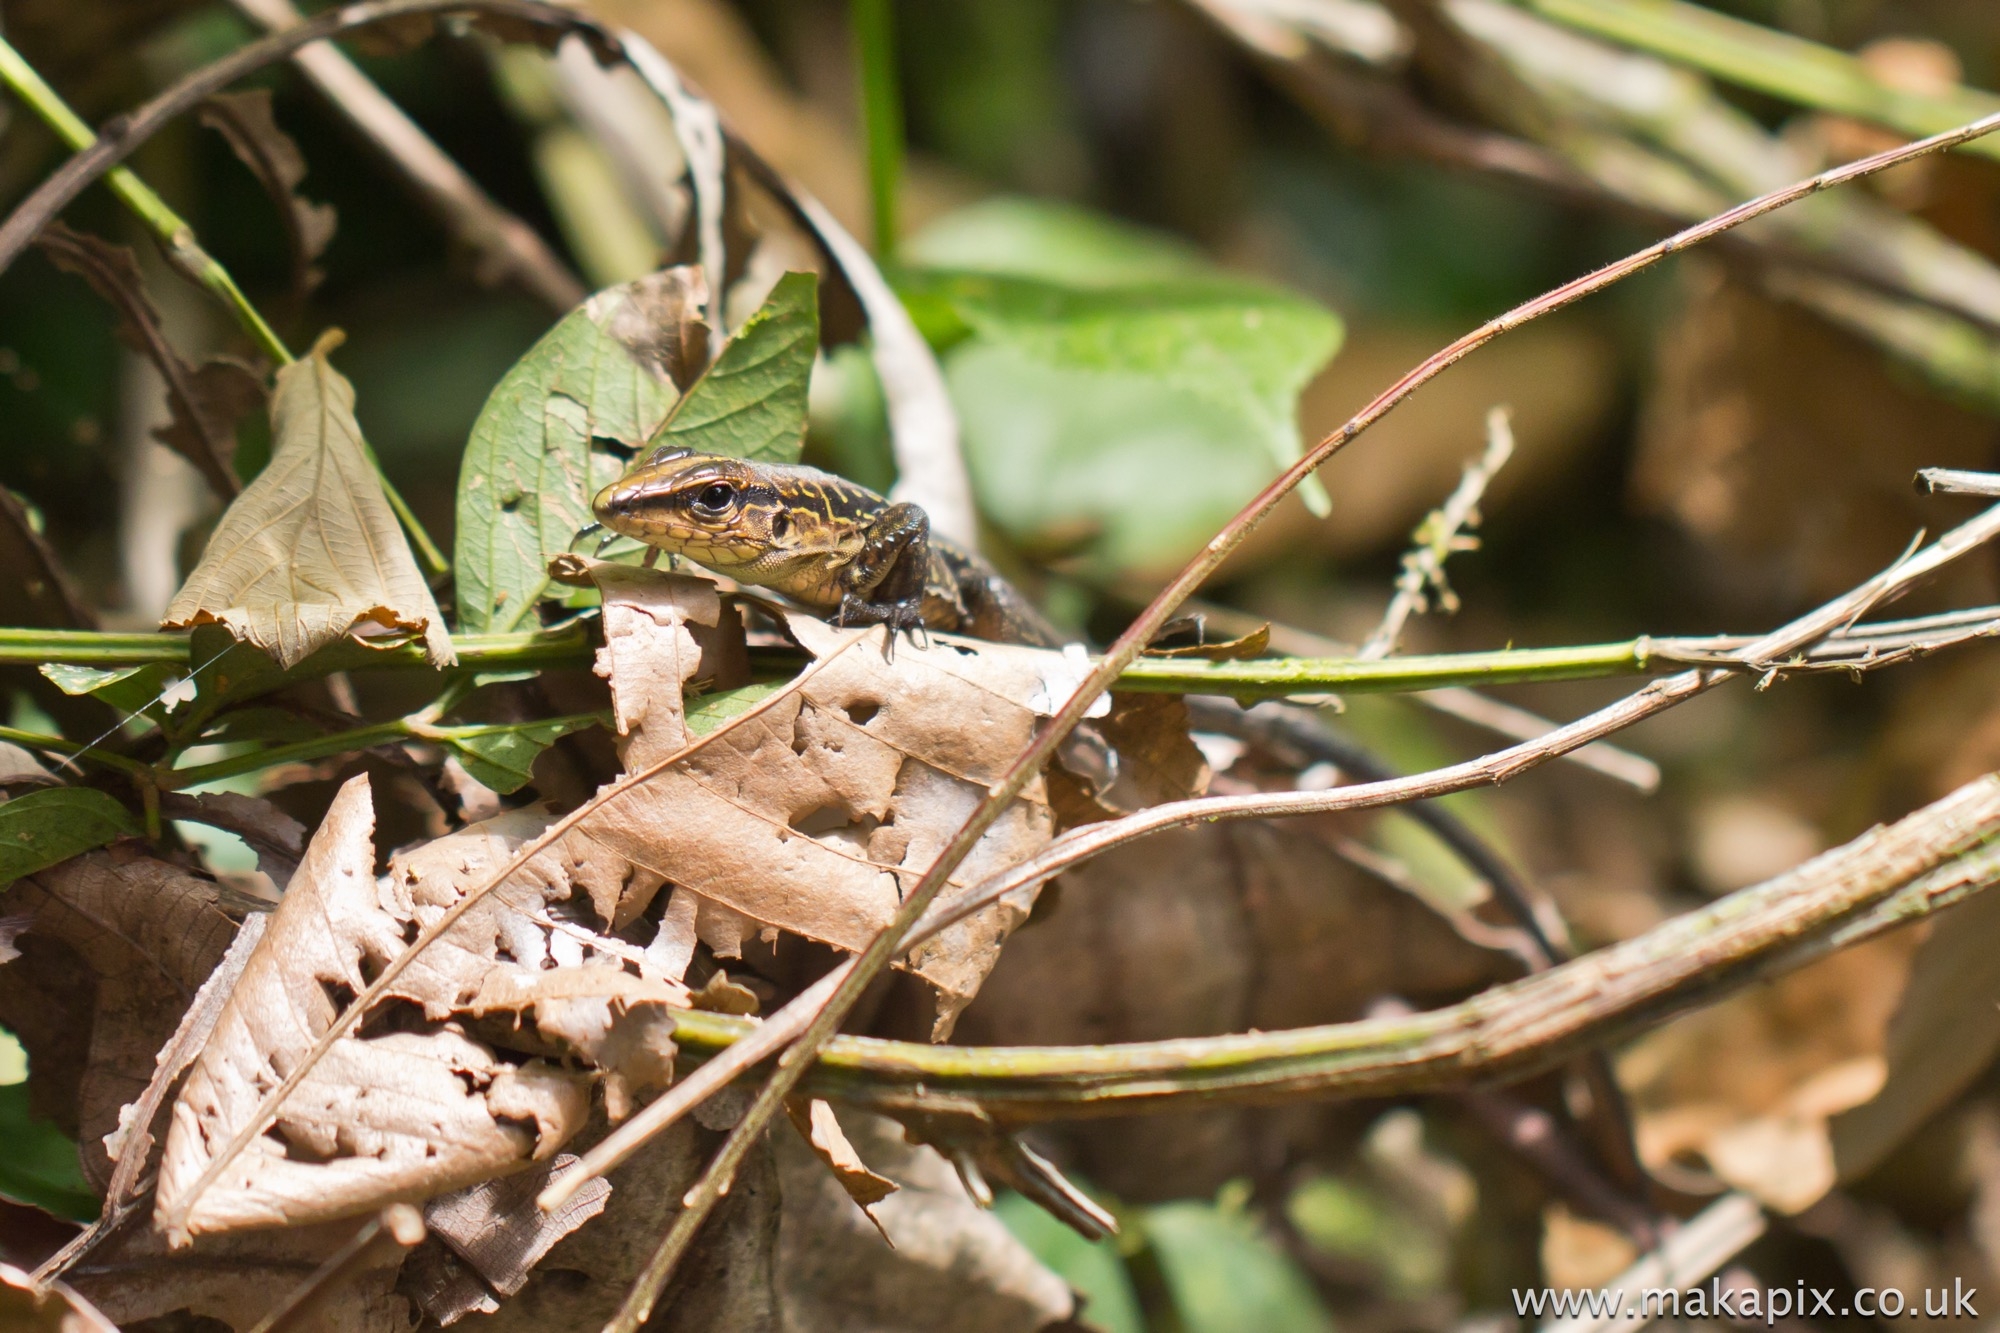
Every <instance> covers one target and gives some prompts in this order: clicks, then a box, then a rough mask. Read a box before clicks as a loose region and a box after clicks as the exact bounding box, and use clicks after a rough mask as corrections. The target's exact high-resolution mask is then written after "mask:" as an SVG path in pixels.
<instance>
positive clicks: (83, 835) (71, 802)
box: [0, 787, 139, 885]
mask: <svg viewBox="0 0 2000 1333" xmlns="http://www.w3.org/2000/svg"><path fill="white" fill-rule="evenodd" d="M138 831H139V826H138V825H137V824H136V823H134V822H133V820H132V816H131V815H130V814H128V813H126V810H125V807H124V806H122V805H120V804H118V802H116V801H114V800H112V799H111V798H110V797H109V796H107V795H105V794H104V793H103V792H101V791H93V790H92V789H90V788H88V787H56V788H52V789H50V790H47V791H36V792H29V793H28V794H27V795H25V796H16V797H15V798H14V799H13V800H11V801H8V802H6V803H4V804H0V885H7V884H12V883H13V882H14V881H15V880H17V879H19V878H20V877H21V876H23V875H32V874H34V873H35V872H36V871H37V870H46V869H48V868H49V867H50V866H52V865H55V864H56V863H57V862H59V861H67V860H69V859H70V858H71V857H72V856H75V855H77V854H79V853H81V852H87V851H89V850H90V849H91V848H93V847H102V846H103V845H104V844H105V843H107V842H110V841H111V840H112V839H113V838H118V837H122V836H124V835H125V834H127V833H137V832H138Z"/></svg>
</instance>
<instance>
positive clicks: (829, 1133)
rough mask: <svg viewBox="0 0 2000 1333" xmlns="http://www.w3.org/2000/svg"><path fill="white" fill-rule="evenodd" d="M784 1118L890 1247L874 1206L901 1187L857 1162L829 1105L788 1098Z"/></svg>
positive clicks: (856, 1153)
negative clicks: (789, 1121)
mask: <svg viewBox="0 0 2000 1333" xmlns="http://www.w3.org/2000/svg"><path fill="white" fill-rule="evenodd" d="M785 1114H786V1115H788V1116H790V1117H791V1121H792V1128H794V1129H796V1130H798V1132H799V1134H800V1135H801V1136H802V1137H803V1138H804V1139H805V1141H806V1146H807V1147H809V1148H811V1149H812V1150H813V1155H814V1156H816V1157H818V1158H819V1160H820V1161H822V1162H824V1163H826V1168H827V1170H829V1171H831V1172H832V1173H833V1178H834V1179H835V1180H837V1181H839V1182H840V1187H841V1188H842V1189H844V1190H846V1191H847V1197H848V1198H850V1199H852V1200H854V1203H855V1206H856V1207H858V1208H860V1209H861V1211H862V1212H864V1213H866V1214H868V1220H869V1221H870V1222H873V1223H874V1224H875V1229H876V1230H877V1231H881V1232H882V1239H883V1240H888V1241H889V1243H890V1244H891V1245H894V1244H895V1242H894V1241H893V1240H889V1233H888V1232H887V1231H885V1230H883V1228H882V1219H881V1218H879V1217H878V1216H876V1214H875V1205H876V1204H878V1203H880V1202H882V1200H884V1199H886V1198H888V1197H889V1196H890V1195H891V1194H894V1193H895V1192H896V1191H897V1190H899V1189H901V1188H902V1186H901V1185H898V1184H897V1183H896V1182H895V1181H893V1180H891V1179H889V1177H887V1176H883V1175H877V1174H876V1173H875V1172H873V1171H871V1170H869V1169H868V1163H866V1162H864V1161H862V1160H861V1154H860V1153H859V1152H856V1151H855V1148H854V1145H853V1144H852V1143H850V1142H848V1139H847V1133H846V1131H844V1130H843V1129H841V1127H840V1121H839V1120H837V1119H836V1118H835V1117H834V1114H833V1107H832V1106H831V1105H830V1104H829V1103H827V1102H825V1101H823V1100H821V1099H820V1098H818V1097H812V1098H803V1097H791V1098H787V1099H786V1101H785Z"/></svg>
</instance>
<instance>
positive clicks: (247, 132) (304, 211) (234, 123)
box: [197, 88, 337, 296]
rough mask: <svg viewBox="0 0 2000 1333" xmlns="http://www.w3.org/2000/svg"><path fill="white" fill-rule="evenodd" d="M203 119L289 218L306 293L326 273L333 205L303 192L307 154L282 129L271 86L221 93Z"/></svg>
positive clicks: (297, 283)
mask: <svg viewBox="0 0 2000 1333" xmlns="http://www.w3.org/2000/svg"><path fill="white" fill-rule="evenodd" d="M197 114H198V115H199V116H200V118H201V123H202V124H204V125H206V126H208V127H209V128H210V129H212V130H214V131H216V132H217V133H219V134H221V135H222V137H223V138H224V139H227V140H228V141H229V148H230V151H231V152H233V153H235V154H236V159H237V161H239V162H241V163H242V164H243V165H244V166H246V167H248V168H249V169H250V174H251V175H253V176H255V177H256V178H257V183H258V184H259V185H262V186H263V187H264V193H266V194H268V195H269V196H271V202H272V203H274V204H276V205H277V207H278V213H279V216H280V217H282V218H283V219H284V223H285V239H286V241H287V242H288V243H289V244H290V246H291V251H292V292H293V294H294V295H296V296H304V295H306V294H307V293H308V292H310V291H312V289H313V288H315V287H317V286H319V284H320V279H321V278H323V277H324V276H325V275H324V274H323V273H321V272H320V271H319V269H318V268H317V267H315V261H317V260H318V259H319V257H320V255H321V254H322V253H324V252H325V250H326V247H327V243H328V242H330V241H332V240H333V229H334V226H335V223H336V220H337V219H336V216H335V214H334V211H333V205H331V204H321V203H315V202H313V201H312V200H310V199H308V198H306V197H305V196H304V195H302V194H300V193H299V182H300V181H303V180H304V179H305V178H306V158H305V154H304V153H301V152H300V151H299V146H298V144H297V143H296V142H294V140H293V139H292V136H291V135H289V134H287V133H285V132H284V131H283V130H281V129H279V128H278V120H277V117H276V116H274V115H273V114H272V113H271V90H270V89H269V88H251V89H248V90H246V91H244V92H238V93H217V94H215V95H214V96H212V97H210V98H209V99H208V100H207V101H205V102H203V103H202V105H201V107H200V109H199V111H198V112H197Z"/></svg>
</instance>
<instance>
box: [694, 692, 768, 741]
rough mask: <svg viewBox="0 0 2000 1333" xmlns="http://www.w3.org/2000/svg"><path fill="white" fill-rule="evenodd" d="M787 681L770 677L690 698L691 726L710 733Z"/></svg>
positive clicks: (701, 734)
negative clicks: (766, 679) (769, 678)
mask: <svg viewBox="0 0 2000 1333" xmlns="http://www.w3.org/2000/svg"><path fill="white" fill-rule="evenodd" d="M787 683H788V682H786V681H769V682H765V683H761V684H756V685H744V686H742V687H740V688H738V689H734V690H721V691H718V692H717V693H715V694H703V695H699V696H696V697H694V698H691V699H689V700H688V701H687V729H688V731H689V732H690V733H692V734H693V735H696V736H706V735H708V733H709V732H711V731H714V730H715V729H716V728H717V727H719V726H721V725H722V724H723V723H725V722H727V721H729V719H731V718H733V717H741V716H743V714H745V713H747V712H749V711H750V710H751V709H753V708H755V707H756V706H757V705H758V704H760V703H762V702H763V701H764V700H766V699H768V698H770V697H771V696H772V695H774V694H776V693H777V692H778V691H779V690H782V689H784V688H785V686H786V684H787Z"/></svg>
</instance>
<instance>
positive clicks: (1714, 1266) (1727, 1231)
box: [1541, 1194, 1769, 1333]
mask: <svg viewBox="0 0 2000 1333" xmlns="http://www.w3.org/2000/svg"><path fill="white" fill-rule="evenodd" d="M1768 1229H1769V1225H1768V1223H1767V1222H1766V1221H1765V1218H1764V1210H1763V1209H1762V1208H1761V1207H1759V1206H1758V1203H1757V1201H1756V1200H1755V1199H1753V1198H1751V1197H1750V1196H1749V1195H1747V1194H1725V1195H1723V1196H1722V1197H1721V1198H1720V1199H1717V1200H1716V1201H1715V1202H1714V1203H1712V1204H1710V1205H1709V1206H1708V1207H1706V1208H1704V1209H1702V1210H1701V1212H1700V1213H1698V1214H1696V1215H1695V1216H1694V1217H1693V1218H1692V1219H1690V1220H1689V1221H1688V1222H1687V1223H1686V1224H1684V1225H1682V1226H1679V1227H1676V1228H1675V1229H1674V1231H1673V1233H1672V1234H1671V1235H1669V1236H1668V1237H1667V1238H1666V1240H1665V1241H1664V1242H1663V1243H1662V1244H1661V1245H1660V1246H1659V1248H1658V1249H1655V1250H1653V1251H1652V1252H1651V1253H1649V1254H1646V1255H1643V1256H1641V1257H1640V1259H1639V1261H1638V1262H1637V1263H1635V1264H1633V1265H1632V1266H1631V1267H1630V1268H1628V1269H1626V1270H1625V1271H1624V1272H1623V1273H1620V1274H1619V1275H1618V1276H1617V1277H1615V1278H1613V1279H1612V1280H1611V1282H1610V1283H1609V1284H1608V1287H1609V1289H1610V1290H1613V1291H1618V1292H1626V1291H1632V1292H1643V1291H1646V1290H1648V1289H1651V1290H1654V1291H1673V1292H1679V1291H1684V1290H1686V1289H1687V1288H1689V1287H1694V1286H1699V1285H1700V1284H1701V1283H1702V1282H1703V1281H1705V1280H1706V1279H1707V1278H1708V1277H1709V1275H1710V1274H1712V1273H1714V1272H1716V1271H1717V1270H1718V1269H1720V1268H1721V1267H1722V1266H1723V1265H1724V1264H1727V1263H1728V1262H1729V1261H1730V1260H1732V1259H1734V1258H1735V1257H1736V1256H1737V1255H1739V1254H1741V1253H1743V1251H1745V1250H1747V1249H1749V1248H1750V1246H1751V1245H1753V1244H1754V1243H1756V1241H1757V1239H1758V1238H1759V1237H1761V1236H1762V1235H1763V1234H1764V1232H1765V1231H1766V1230H1768ZM1676 1305H1677V1306H1678V1301H1677V1302H1676ZM1635 1310H1636V1311H1637V1313H1636V1314H1635V1313H1634V1311H1635ZM1674 1313H1675V1314H1676V1315H1678V1314H1679V1310H1678V1308H1676V1310H1675V1311H1674ZM1666 1314H1667V1311H1666V1310H1665V1309H1664V1308H1661V1307H1659V1306H1657V1305H1656V1306H1655V1307H1654V1308H1653V1309H1651V1310H1648V1309H1647V1308H1646V1306H1645V1304H1644V1303H1643V1297H1642V1298H1641V1303H1640V1304H1639V1305H1637V1306H1628V1307H1626V1308H1624V1309H1620V1310H1614V1311H1610V1312H1609V1313H1607V1314H1606V1315H1604V1316H1602V1317H1593V1316H1590V1315H1575V1316H1572V1317H1571V1318H1568V1319H1554V1320H1550V1321H1549V1322H1548V1323H1546V1324H1544V1325H1542V1329H1541V1333H1611V1330H1613V1329H1618V1330H1620V1331H1621V1333H1622V1331H1623V1330H1626V1329H1633V1330H1636V1329H1641V1328H1644V1327H1646V1325H1647V1324H1650V1323H1652V1322H1653V1320H1654V1319H1655V1318H1656V1317H1663V1316H1665V1315H1666ZM1677 1322H1678V1321H1677Z"/></svg>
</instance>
